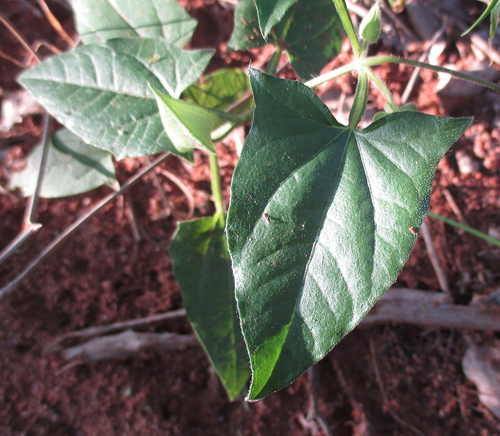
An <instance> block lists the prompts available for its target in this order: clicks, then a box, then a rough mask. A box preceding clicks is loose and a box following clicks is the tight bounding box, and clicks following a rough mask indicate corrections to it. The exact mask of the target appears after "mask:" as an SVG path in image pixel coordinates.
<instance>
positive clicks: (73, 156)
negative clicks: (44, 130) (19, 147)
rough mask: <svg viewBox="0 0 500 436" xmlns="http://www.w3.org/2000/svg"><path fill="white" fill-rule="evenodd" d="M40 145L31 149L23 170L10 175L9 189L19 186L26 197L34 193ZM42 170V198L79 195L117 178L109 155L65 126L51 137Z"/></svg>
mask: <svg viewBox="0 0 500 436" xmlns="http://www.w3.org/2000/svg"><path fill="white" fill-rule="evenodd" d="M42 148H43V146H38V147H37V148H36V149H35V150H33V152H32V153H31V154H30V156H29V158H28V162H27V166H26V169H25V170H23V171H21V172H19V173H15V174H14V175H13V176H12V179H11V182H10V186H11V188H16V187H18V188H21V189H22V192H23V195H24V196H25V197H28V196H30V195H33V193H34V192H35V187H36V183H37V180H38V170H39V166H40V154H41V152H42ZM45 171H46V172H45V176H44V179H43V184H42V188H41V191H40V196H41V197H43V198H58V197H67V196H69V195H76V194H81V193H83V192H87V191H90V190H92V189H95V188H98V187H99V186H101V185H104V184H108V185H112V184H113V183H114V182H115V181H116V178H115V167H114V165H113V158H112V156H111V154H110V153H108V152H107V151H104V150H101V149H100V148H97V147H94V146H92V145H89V144H86V143H85V142H84V141H82V140H81V139H80V138H79V137H78V136H76V135H74V134H73V133H71V132H70V131H69V130H67V129H63V130H61V131H59V132H57V133H56V134H55V135H54V137H53V138H52V143H51V144H50V149H49V155H48V158H47V164H46V170H45Z"/></svg>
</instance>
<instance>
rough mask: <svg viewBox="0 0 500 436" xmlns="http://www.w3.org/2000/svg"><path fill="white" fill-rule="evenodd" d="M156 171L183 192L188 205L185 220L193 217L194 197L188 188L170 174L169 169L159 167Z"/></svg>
mask: <svg viewBox="0 0 500 436" xmlns="http://www.w3.org/2000/svg"><path fill="white" fill-rule="evenodd" d="M158 172H159V173H160V174H163V175H164V176H165V177H166V178H167V179H169V180H170V181H172V182H174V183H175V184H176V185H177V186H178V187H179V189H180V190H181V191H182V192H183V193H184V195H185V196H186V198H187V201H188V207H189V210H188V214H187V216H186V217H185V220H189V219H191V218H192V217H193V214H194V198H193V195H192V194H191V192H189V189H188V188H187V186H186V185H185V184H184V183H183V182H182V180H181V179H179V178H178V177H177V176H176V175H175V174H172V173H171V172H170V171H167V170H166V169H165V168H160V169H159V170H158Z"/></svg>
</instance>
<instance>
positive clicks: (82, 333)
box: [46, 309, 186, 353]
mask: <svg viewBox="0 0 500 436" xmlns="http://www.w3.org/2000/svg"><path fill="white" fill-rule="evenodd" d="M183 316H186V310H185V309H178V310H171V311H169V312H165V313H159V314H157V315H151V316H147V317H145V318H137V319H132V320H130V321H122V322H116V323H114V324H108V325H102V326H98V327H89V328H87V329H83V330H77V331H74V332H69V333H66V334H64V335H62V336H59V337H58V338H57V339H56V340H55V341H54V342H52V343H51V344H50V345H49V346H48V347H47V349H46V352H47V353H52V352H54V351H58V350H60V349H61V348H62V347H61V345H60V344H61V343H62V342H64V341H66V340H67V339H91V338H95V337H97V336H102V335H106V334H108V333H115V332H119V331H122V330H127V329H131V328H137V327H144V326H146V325H150V324H155V323H158V322H162V321H165V320H167V319H172V318H178V317H183Z"/></svg>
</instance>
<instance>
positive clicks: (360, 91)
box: [349, 70, 368, 130]
mask: <svg viewBox="0 0 500 436" xmlns="http://www.w3.org/2000/svg"><path fill="white" fill-rule="evenodd" d="M367 100H368V77H367V76H366V73H365V72H364V71H363V70H361V71H360V72H359V77H358V84H357V85H356V94H355V95H354V102H353V104H352V108H351V111H350V112H349V127H350V128H351V130H354V129H356V127H357V125H358V124H359V122H360V121H361V118H362V117H363V114H364V113H365V110H366V102H367Z"/></svg>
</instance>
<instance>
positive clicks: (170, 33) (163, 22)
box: [72, 0, 197, 47]
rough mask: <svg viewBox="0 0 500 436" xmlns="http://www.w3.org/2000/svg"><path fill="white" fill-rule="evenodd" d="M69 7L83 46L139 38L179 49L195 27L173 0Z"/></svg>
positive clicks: (115, 0) (96, 0) (96, 1)
mask: <svg viewBox="0 0 500 436" xmlns="http://www.w3.org/2000/svg"><path fill="white" fill-rule="evenodd" d="M72 6H73V9H74V12H75V19H76V27H77V29H78V33H79V34H80V35H81V37H82V41H83V42H84V43H85V44H95V43H99V42H103V41H106V40H108V39H113V38H132V37H142V38H164V39H166V40H167V41H168V42H171V43H172V44H175V45H176V46H178V47H183V46H184V45H185V44H186V43H187V42H188V41H189V40H190V39H191V36H192V35H193V33H194V29H195V27H196V24H197V23H196V20H194V19H192V18H190V17H189V15H188V14H187V12H186V11H185V10H184V9H183V8H182V7H181V6H180V5H179V4H178V3H177V2H176V1H174V0H169V1H166V0H140V1H138V0H73V1H72Z"/></svg>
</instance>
